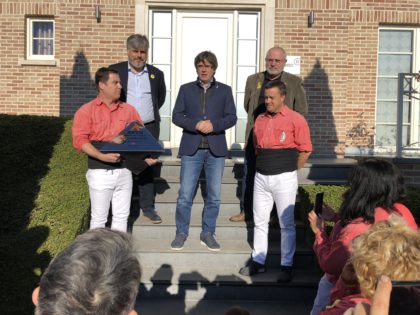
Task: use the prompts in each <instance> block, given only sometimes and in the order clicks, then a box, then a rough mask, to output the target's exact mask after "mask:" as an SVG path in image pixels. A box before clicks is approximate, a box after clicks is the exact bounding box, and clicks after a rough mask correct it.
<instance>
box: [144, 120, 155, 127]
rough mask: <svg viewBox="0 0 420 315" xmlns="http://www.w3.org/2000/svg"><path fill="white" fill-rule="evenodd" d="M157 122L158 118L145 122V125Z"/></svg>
mask: <svg viewBox="0 0 420 315" xmlns="http://www.w3.org/2000/svg"><path fill="white" fill-rule="evenodd" d="M155 122H156V120H153V121H149V122H147V123H144V125H145V126H147V125H150V124H154V123H155Z"/></svg>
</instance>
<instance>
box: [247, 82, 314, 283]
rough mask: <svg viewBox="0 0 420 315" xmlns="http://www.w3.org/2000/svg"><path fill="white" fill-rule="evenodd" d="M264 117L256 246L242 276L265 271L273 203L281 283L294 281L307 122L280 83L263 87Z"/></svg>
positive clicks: (258, 141) (259, 129) (259, 124)
mask: <svg viewBox="0 0 420 315" xmlns="http://www.w3.org/2000/svg"><path fill="white" fill-rule="evenodd" d="M264 95H265V105H266V112H265V113H263V114H260V115H259V116H258V117H257V120H256V121H255V126H254V140H255V150H256V174H255V183H254V206H253V208H254V224H255V227H254V242H253V251H252V259H251V260H250V261H249V262H248V264H247V265H246V266H245V267H243V268H241V269H240V271H239V273H240V274H242V275H246V276H252V275H254V274H257V273H261V272H265V271H266V268H265V260H266V257H267V248H268V224H269V221H270V212H271V209H272V208H273V204H274V202H275V204H276V208H277V214H278V217H279V223H280V227H281V269H280V274H279V276H278V279H277V280H278V281H279V282H288V281H290V280H291V278H292V267H293V256H294V253H295V248H296V229H295V222H294V215H295V214H294V209H295V200H296V191H297V188H298V178H297V170H298V169H300V168H302V167H303V166H304V164H305V162H306V161H307V159H308V157H309V155H310V153H311V151H312V143H311V139H310V132H309V127H308V124H307V122H306V120H305V118H304V117H303V116H302V115H301V114H299V113H297V112H295V111H293V110H291V109H290V108H289V107H288V106H287V105H286V104H285V103H284V101H285V99H286V95H287V89H286V85H285V84H284V83H283V82H281V81H280V80H274V81H270V82H267V84H266V85H265V93H264Z"/></svg>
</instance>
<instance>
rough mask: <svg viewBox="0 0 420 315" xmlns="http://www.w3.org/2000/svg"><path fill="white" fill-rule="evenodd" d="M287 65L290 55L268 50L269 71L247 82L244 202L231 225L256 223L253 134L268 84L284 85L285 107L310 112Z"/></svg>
mask: <svg viewBox="0 0 420 315" xmlns="http://www.w3.org/2000/svg"><path fill="white" fill-rule="evenodd" d="M286 61H287V54H286V51H285V50H284V49H283V48H281V47H278V46H275V47H272V48H270V49H269V50H268V52H267V55H266V57H265V68H266V71H263V72H259V73H256V74H253V75H250V76H249V77H248V79H247V81H246V86H245V98H244V107H245V111H246V112H247V113H248V119H247V124H246V131H245V160H244V176H243V181H242V196H241V201H240V209H241V212H240V213H239V214H236V215H234V216H232V217H231V218H230V221H233V222H240V221H245V220H246V221H252V195H253V185H254V183H253V182H254V175H255V152H254V143H253V137H252V130H253V128H254V122H255V119H256V118H257V117H258V115H259V114H261V113H264V112H265V104H264V98H265V95H264V87H265V85H266V84H267V82H270V81H273V80H279V81H281V82H283V83H284V84H285V85H286V87H287V95H286V98H285V100H284V104H286V105H287V106H288V107H289V108H290V109H293V110H294V111H296V112H298V113H300V114H302V115H305V114H306V113H307V112H308V105H307V102H306V93H305V90H304V88H303V86H302V80H301V79H300V78H299V77H297V76H295V75H293V74H290V73H288V72H285V71H284V66H285V65H286Z"/></svg>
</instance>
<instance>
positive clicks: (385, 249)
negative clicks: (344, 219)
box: [351, 215, 420, 298]
mask: <svg viewBox="0 0 420 315" xmlns="http://www.w3.org/2000/svg"><path fill="white" fill-rule="evenodd" d="M353 250H354V251H353V256H352V258H351V262H352V264H353V267H354V270H355V271H356V275H357V279H358V281H359V284H360V289H361V291H362V294H363V296H365V297H367V298H372V297H373V294H374V292H375V288H376V283H377V280H378V278H379V277H380V276H381V275H386V276H388V277H390V278H391V280H419V279H420V234H419V233H418V232H416V231H414V230H412V229H411V228H410V227H409V226H408V225H407V224H406V222H405V221H404V220H403V219H402V218H399V217H397V216H396V215H392V216H391V217H390V219H389V220H388V221H382V222H379V223H376V224H375V225H373V226H372V227H371V228H370V229H369V230H368V231H366V232H365V233H364V234H362V235H360V236H359V237H357V238H356V239H355V240H354V242H353Z"/></svg>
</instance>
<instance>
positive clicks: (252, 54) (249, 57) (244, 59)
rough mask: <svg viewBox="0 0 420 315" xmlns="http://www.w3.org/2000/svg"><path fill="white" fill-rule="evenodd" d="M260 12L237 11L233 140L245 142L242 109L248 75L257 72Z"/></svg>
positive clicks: (245, 121) (244, 113)
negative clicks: (235, 120) (235, 119)
mask: <svg viewBox="0 0 420 315" xmlns="http://www.w3.org/2000/svg"><path fill="white" fill-rule="evenodd" d="M259 34H260V13H259V12H239V13H238V18H237V38H236V40H237V54H236V74H237V75H236V104H237V105H236V107H237V110H236V114H237V116H238V121H237V123H236V129H235V131H236V135H235V140H236V142H238V143H244V142H245V128H246V123H247V113H246V112H245V109H244V96H245V84H246V79H247V78H248V76H250V75H252V74H254V73H256V72H258V60H259V45H260V43H259V40H260V35H259Z"/></svg>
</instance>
